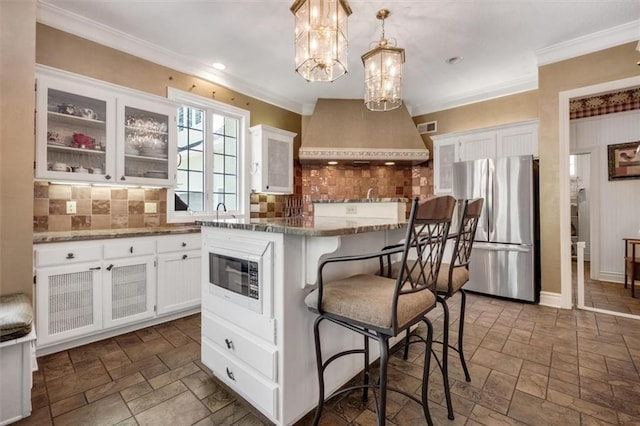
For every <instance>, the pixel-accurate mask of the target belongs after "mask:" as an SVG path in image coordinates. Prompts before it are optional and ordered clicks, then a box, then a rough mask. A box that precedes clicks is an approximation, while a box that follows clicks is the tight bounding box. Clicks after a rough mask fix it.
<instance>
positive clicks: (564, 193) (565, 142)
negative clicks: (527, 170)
mask: <svg viewBox="0 0 640 426" xmlns="http://www.w3.org/2000/svg"><path fill="white" fill-rule="evenodd" d="M639 85H640V76H639V77H631V78H627V79H623V80H617V81H612V82H607V83H603V84H598V85H593V86H587V87H582V88H578V89H573V90H569V91H565V92H560V94H559V98H560V119H559V142H560V143H559V180H560V213H561V216H560V230H561V233H562V235H567V236H570V235H572V232H571V229H572V227H571V224H572V204H576V206H575V209H576V211H575V213H577V214H576V216H577V218H574V221H577V223H578V229H577V230H576V234H578V235H579V232H580V213H581V212H582V211H584V209H585V208H588V211H589V225H588V229H589V235H588V242H589V251H588V260H589V261H590V262H589V263H588V264H587V268H586V269H587V271H590V273H588V274H585V283H587V284H588V285H595V286H599V288H601V289H604V286H606V285H608V283H606V282H604V281H597V280H594V279H592V277H593V276H594V274H596V273H597V271H600V265H599V264H598V259H599V256H598V255H597V251H598V249H599V247H600V241H599V239H600V238H599V234H600V231H594V224H596V223H598V222H597V220H596V219H594V217H593V216H594V215H597V214H598V212H599V210H600V208H599V202H598V201H597V200H598V197H597V192H598V190H597V188H598V185H593V186H591V191H586V190H585V194H584V196H585V197H588V198H589V201H590V202H589V203H588V204H583V207H582V209H581V207H580V194H579V192H578V191H579V189H580V187H584V183H585V182H584V180H583V181H582V182H580V181H579V180H577V179H572V176H571V173H570V172H571V170H570V169H571V167H572V166H571V164H572V163H571V160H570V158H571V157H570V155H571V154H572V153H571V152H570V141H571V137H572V135H571V124H570V121H569V101H570V100H571V99H573V98H583V97H587V96H590V95H596V94H601V93H606V92H612V91H616V90H622V89H627V88H631V87H637V86H639ZM573 154H585V153H578V152H576V153H573ZM594 154H595V155H594ZM603 155H604V157H603ZM589 157H590V158H589V162H588V164H589V165H590V167H589V173H590V178H589V179H590V181H591V182H593V181H594V179H600V178H598V177H594V175H597V174H598V173H600V171H599V168H598V166H597V165H599V164H600V165H601V164H604V163H602V162H603V161H604V162H606V151H604V154H602V153H601V152H600V151H595V152H591V153H590V155H589ZM594 157H602V158H594ZM585 158H586V157H585ZM578 162H586V160H585V159H583V158H581V156H576V157H574V159H573V164H574V166H575V165H576V164H577V163H578ZM594 162H595V163H596V166H595V167H594ZM604 173H606V170H605V171H604ZM604 179H605V180H606V175H605V177H604ZM581 184H582V185H581ZM572 185H573V186H574V187H575V189H576V193H575V194H574V193H573V192H572V190H573V187H572ZM594 192H595V193H594ZM589 196H590V197H589ZM594 196H595V197H594ZM585 219H586V218H585ZM585 231H586V230H585ZM583 235H584V233H583ZM585 238H586V237H585ZM571 243H572V241H571V239H570V238H566V239H565V240H563V241H562V242H561V244H562V246H563V247H562V254H561V277H562V284H561V289H562V300H563V303H564V307H569V306H571V305H573V303H572V301H573V300H572V299H573V297H572V296H573V293H574V289H573V285H572V284H573V279H572V278H574V276H575V275H574V274H572V270H573V268H572V266H573V263H574V259H573V258H572V256H571V250H572V249H571V246H572V244H571ZM603 253H604V252H603ZM620 262H622V258H621V259H620ZM611 285H612V286H617V287H616V289H619V288H620V287H622V288H623V287H624V286H622V285H620V284H611ZM583 290H584V288H583ZM626 291H627V292H629V293H630V291H629V290H628V289H627V290H626ZM609 293H610V294H609V296H610V295H611V292H609ZM629 297H630V295H629ZM575 305H577V306H578V307H580V308H582V309H586V310H591V311H596V312H604V313H609V314H613V315H619V316H624V317H630V318H635V319H640V315H635V314H631V313H628V312H618V311H616V310H613V309H614V308H612V307H611V306H605V304H600V305H599V307H595V306H588V305H586V304H584V303H581V301H579V300H575ZM636 312H640V311H638V310H636Z"/></svg>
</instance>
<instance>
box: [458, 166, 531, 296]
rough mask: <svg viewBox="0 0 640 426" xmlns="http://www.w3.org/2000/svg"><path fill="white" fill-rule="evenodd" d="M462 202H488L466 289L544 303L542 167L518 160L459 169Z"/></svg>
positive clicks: (459, 196) (459, 189)
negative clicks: (540, 187)
mask: <svg viewBox="0 0 640 426" xmlns="http://www.w3.org/2000/svg"><path fill="white" fill-rule="evenodd" d="M453 193H454V196H455V197H456V199H465V198H478V197H482V198H484V200H485V202H484V206H483V212H482V215H481V216H480V222H479V223H478V229H477V231H476V237H475V242H474V243H473V250H472V252H471V262H470V264H469V282H468V283H467V284H465V286H464V288H465V290H470V291H474V292H477V293H483V294H488V295H493V296H499V297H504V298H509V299H516V300H522V301H528V302H538V301H539V298H540V237H539V235H540V231H539V216H540V215H539V211H538V205H539V203H538V163H537V160H534V159H533V157H532V156H530V155H526V156H516V157H504V158H495V159H484V160H474V161H462V162H458V163H454V165H453Z"/></svg>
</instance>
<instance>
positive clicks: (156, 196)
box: [33, 163, 433, 232]
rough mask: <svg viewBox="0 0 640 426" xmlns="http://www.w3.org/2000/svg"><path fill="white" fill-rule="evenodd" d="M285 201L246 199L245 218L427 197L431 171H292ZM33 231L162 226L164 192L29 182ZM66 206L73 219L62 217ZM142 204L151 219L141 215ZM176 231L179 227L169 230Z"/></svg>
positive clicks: (393, 168) (255, 196)
mask: <svg viewBox="0 0 640 426" xmlns="http://www.w3.org/2000/svg"><path fill="white" fill-rule="evenodd" d="M294 172H295V173H294V190H295V193H294V194H291V195H274V194H251V197H250V216H251V218H278V217H284V215H285V206H286V204H287V200H288V199H289V198H292V197H294V198H296V199H297V198H300V199H301V200H302V211H303V214H310V215H311V214H313V202H314V201H318V200H340V199H349V198H366V196H367V192H368V190H369V188H373V190H372V196H373V197H375V198H387V197H404V198H407V199H412V198H413V197H416V196H420V197H422V198H426V197H428V196H430V195H432V194H433V168H431V167H427V166H424V165H420V166H351V165H339V166H327V165H320V164H314V165H307V164H305V165H301V164H299V163H298V164H296V166H295V168H294ZM33 197H34V200H33V202H34V203H33V204H34V211H33V231H34V232H48V231H76V230H89V229H119V228H146V227H158V226H171V225H172V224H169V225H167V202H166V199H167V191H166V189H163V188H122V187H102V186H77V185H65V184H51V183H47V182H34V186H33ZM67 201H75V202H76V213H74V214H67V213H66V207H67ZM145 203H152V204H155V207H156V213H145V212H144V211H145V208H144V207H145ZM175 225H180V224H175Z"/></svg>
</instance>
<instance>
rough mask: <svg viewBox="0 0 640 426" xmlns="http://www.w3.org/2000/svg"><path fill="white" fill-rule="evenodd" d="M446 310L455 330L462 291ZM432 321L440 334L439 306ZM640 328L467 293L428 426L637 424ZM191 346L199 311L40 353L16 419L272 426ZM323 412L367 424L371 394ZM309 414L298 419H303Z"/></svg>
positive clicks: (433, 393) (414, 376) (403, 370)
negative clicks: (22, 413)
mask: <svg viewBox="0 0 640 426" xmlns="http://www.w3.org/2000/svg"><path fill="white" fill-rule="evenodd" d="M450 306H451V312H452V317H454V318H453V321H454V323H453V325H452V329H453V330H457V318H456V316H457V312H458V308H459V296H455V297H454V298H453V299H451V300H450ZM429 316H430V318H431V319H432V320H433V322H434V326H435V330H436V334H439V333H440V331H441V330H442V320H441V309H440V308H439V307H438V308H437V309H436V310H435V311H433V312H431V313H430V314H429ZM639 325H640V323H639V322H637V321H635V320H630V319H624V318H619V317H614V316H611V315H604V314H595V313H592V312H586V311H577V310H558V309H553V308H547V307H541V306H537V305H530V304H523V303H516V302H510V301H503V300H497V299H492V298H488V297H483V296H478V295H469V297H468V299H467V316H466V320H465V345H466V347H465V353H466V356H467V360H468V363H469V367H470V371H471V377H472V381H471V383H467V382H465V380H464V376H463V374H462V370H461V368H460V366H459V362H458V361H457V359H456V358H454V357H453V356H452V357H451V358H450V360H451V361H450V369H451V371H450V383H451V388H452V394H453V404H454V410H455V420H453V421H450V420H448V419H447V418H446V409H445V406H444V393H443V391H442V378H441V376H440V373H439V372H438V371H436V370H433V371H432V375H431V383H430V389H429V391H430V392H429V397H430V408H431V413H432V416H433V418H434V423H435V424H436V425H448V424H451V425H463V424H464V425H487V426H493V425H510V424H519V425H520V424H530V425H579V424H581V425H606V424H625V425H626V424H640V376H639V375H638V371H639V369H640V327H639ZM439 330H440V331H439ZM423 331H424V330H421V329H419V330H418V333H421V332H423ZM436 337H437V336H436ZM455 338H456V334H455V333H453V336H452V339H455ZM199 341H200V316H199V315H192V316H189V317H186V318H182V319H178V320H175V321H171V322H168V323H164V324H161V325H158V326H154V327H149V328H146V329H143V330H139V331H136V332H132V333H128V334H124V335H121V336H117V337H114V338H111V339H107V340H103V341H100V342H96V343H92V344H88V345H85V346H81V347H78V348H74V349H70V350H68V351H64V352H59V353H55V354H52V355H48V356H44V357H41V358H39V359H38V363H39V371H37V372H36V373H35V374H34V387H33V389H32V403H33V414H32V416H31V417H29V418H27V419H24V420H22V421H20V422H18V423H17V424H20V425H48V424H55V425H114V424H118V425H135V424H140V425H171V426H179V425H193V424H197V425H260V424H269V422H268V420H267V419H265V418H264V417H263V416H262V415H261V414H260V413H258V412H257V411H256V410H255V409H253V408H252V407H251V406H250V405H249V404H248V403H247V402H246V401H244V400H242V398H240V397H239V396H237V395H236V394H234V393H233V392H232V391H230V390H229V389H228V388H227V387H226V386H224V385H223V384H221V383H220V382H219V381H218V380H216V379H215V378H213V377H212V376H211V374H210V371H209V370H208V369H207V368H206V367H205V366H204V365H202V364H201V363H200V345H199ZM421 353H422V348H421V345H412V346H411V351H410V355H409V362H406V361H403V360H402V359H401V358H400V355H399V353H396V354H394V356H393V357H392V359H391V366H390V369H389V370H390V371H389V378H390V379H389V380H390V383H391V384H392V385H394V386H397V387H400V388H402V389H404V390H408V391H409V392H415V393H416V395H418V394H419V392H420V390H419V389H420V380H419V378H420V377H421V360H422V357H421ZM432 365H434V367H435V363H432ZM315 374H316V373H315V371H310V372H309V375H310V377H311V376H314V375H315ZM326 407H327V408H326V409H325V412H324V414H323V418H322V420H321V424H323V425H373V424H375V414H374V405H373V402H372V398H370V402H369V403H368V404H366V405H365V406H363V404H362V403H361V401H360V399H359V397H358V395H356V393H352V394H350V395H346V396H343V397H341V398H336V399H335V400H331V401H330V402H329V403H328V405H327V406H326ZM387 407H388V408H387V413H388V419H387V420H388V422H387V423H388V424H391V425H422V424H425V421H424V418H423V417H422V411H421V409H420V407H419V406H418V404H416V403H415V402H413V401H411V400H409V399H407V398H406V397H403V396H401V395H399V394H394V393H391V394H390V395H389V401H388V404H387ZM312 415H313V413H310V414H309V415H307V416H306V417H305V418H303V419H302V420H300V421H299V422H298V424H299V425H308V424H310V423H311V419H312V417H313V416H312Z"/></svg>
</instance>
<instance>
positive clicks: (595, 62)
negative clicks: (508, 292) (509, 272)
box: [538, 42, 640, 293]
mask: <svg viewBox="0 0 640 426" xmlns="http://www.w3.org/2000/svg"><path fill="white" fill-rule="evenodd" d="M636 44H637V42H633V43H628V44H624V45H622V46H618V47H615V48H611V49H607V50H603V51H600V52H595V53H591V54H589V55H584V56H580V57H576V58H573V59H569V60H566V61H562V62H558V63H555V64H550V65H545V66H542V67H540V68H539V69H538V87H539V92H540V93H539V96H540V139H539V149H538V151H539V153H540V200H541V206H540V207H541V209H540V222H541V236H540V237H541V241H542V246H541V249H542V286H543V287H542V289H543V290H545V291H550V292H556V293H559V292H560V238H561V235H560V202H559V196H560V192H559V191H560V190H559V185H558V179H559V172H558V168H559V159H558V143H559V142H558V139H559V135H558V132H559V126H558V114H559V105H558V102H559V93H560V92H562V91H566V90H571V89H576V88H580V87H585V86H591V85H593V84H598V83H604V82H607V81H614V80H620V79H622V78H627V77H633V76H637V75H638V74H639V73H640V67H638V65H636V62H637V61H638V60H640V53H638V52H637V51H636V50H635V46H636ZM565 238H569V236H568V235H567V236H565Z"/></svg>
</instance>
